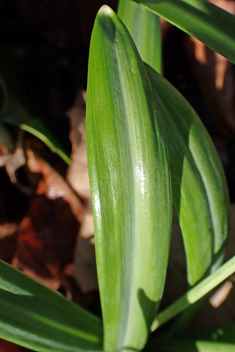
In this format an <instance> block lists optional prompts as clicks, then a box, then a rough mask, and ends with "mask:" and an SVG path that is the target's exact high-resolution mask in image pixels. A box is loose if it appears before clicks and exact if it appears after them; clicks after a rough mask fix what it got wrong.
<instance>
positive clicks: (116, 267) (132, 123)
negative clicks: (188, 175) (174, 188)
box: [86, 6, 172, 351]
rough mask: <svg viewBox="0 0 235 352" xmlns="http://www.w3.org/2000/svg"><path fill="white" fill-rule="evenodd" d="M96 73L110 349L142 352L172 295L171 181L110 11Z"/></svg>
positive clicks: (102, 18) (98, 34)
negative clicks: (168, 291)
mask: <svg viewBox="0 0 235 352" xmlns="http://www.w3.org/2000/svg"><path fill="white" fill-rule="evenodd" d="M88 72H89V74H88V90H87V122H86V123H87V125H86V133H87V153H88V166H89V177H90V186H91V194H92V202H93V213H94V225H95V248H96V260H97V269H98V281H99V288H100V295H101V305H102V312H103V322H104V349H105V350H106V351H117V350H119V349H120V350H121V349H122V350H125V349H135V350H140V349H142V348H143V346H144V344H145V342H146V339H147V336H148V333H149V330H150V325H151V322H152V320H153V317H154V314H155V312H156V310H157V307H158V305H159V301H160V299H161V297H162V292H163V288H164V282H165V275H166V267H167V261H168V251H169V240H170V228H171V215H172V214H171V213H172V202H171V191H170V175H169V171H168V160H167V155H166V150H165V141H164V138H163V135H162V121H161V117H160V115H159V112H158V113H156V111H155V110H156V109H155V103H154V95H153V92H152V89H151V86H150V82H149V80H148V76H147V73H146V70H145V67H144V64H143V62H142V60H141V59H140V56H139V54H138V52H137V50H136V48H135V46H134V42H133V40H132V38H131V37H130V35H129V33H128V32H127V30H126V28H125V26H124V25H123V23H122V22H121V21H120V20H119V18H118V17H117V16H116V14H115V13H114V12H113V11H112V10H111V9H109V7H107V6H103V7H102V8H101V10H100V11H99V13H98V15H97V17H96V21H95V24H94V29H93V32H92V38H91V47H90V56H89V70H88Z"/></svg>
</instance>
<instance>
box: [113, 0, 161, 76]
mask: <svg viewBox="0 0 235 352" xmlns="http://www.w3.org/2000/svg"><path fill="white" fill-rule="evenodd" d="M117 14H118V16H119V17H120V19H121V20H122V21H123V23H124V24H125V25H126V27H127V29H128V30H129V32H130V34H131V36H132V38H133V40H134V42H135V45H136V47H137V49H138V51H139V53H140V56H141V58H142V60H143V61H145V62H146V63H147V64H148V65H150V66H151V67H152V68H154V69H155V70H156V71H157V72H159V73H161V71H162V48H161V27H160V19H159V17H158V16H157V15H155V14H153V13H152V12H151V11H149V10H148V9H147V8H145V7H143V6H140V5H137V4H136V3H134V2H133V1H131V0H119V3H118V12H117Z"/></svg>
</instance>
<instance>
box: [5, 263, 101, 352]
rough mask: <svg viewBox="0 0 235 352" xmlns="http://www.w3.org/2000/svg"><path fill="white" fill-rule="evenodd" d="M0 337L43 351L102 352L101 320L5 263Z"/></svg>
mask: <svg viewBox="0 0 235 352" xmlns="http://www.w3.org/2000/svg"><path fill="white" fill-rule="evenodd" d="M0 337H1V338H3V339H5V340H9V341H12V342H14V343H17V344H18V345H21V346H25V347H27V348H30V349H32V350H35V351H40V352H79V351H81V352H82V351H102V324H101V322H100V321H99V319H98V318H96V317H95V316H93V315H92V314H90V313H88V312H86V311H85V310H84V309H82V308H81V307H79V306H77V305H75V304H74V303H72V302H70V301H68V300H67V299H66V298H65V297H63V296H62V295H60V294H58V293H57V292H54V291H51V290H49V289H48V288H46V287H44V286H42V285H41V284H39V283H38V282H36V281H35V280H33V279H30V278H29V277H27V276H26V275H24V274H23V273H21V272H19V271H17V270H16V269H13V268H12V267H11V266H9V265H8V264H6V263H3V262H2V261H0Z"/></svg>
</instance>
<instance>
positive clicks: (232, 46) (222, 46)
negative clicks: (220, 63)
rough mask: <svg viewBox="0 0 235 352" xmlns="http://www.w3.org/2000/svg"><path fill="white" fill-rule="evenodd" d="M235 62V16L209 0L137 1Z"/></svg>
mask: <svg viewBox="0 0 235 352" xmlns="http://www.w3.org/2000/svg"><path fill="white" fill-rule="evenodd" d="M134 1H135V2H137V3H139V4H141V5H143V6H146V7H147V8H149V9H150V10H151V11H153V12H154V13H156V14H157V15H159V16H160V17H163V18H164V19H165V20H167V21H168V22H170V23H172V24H173V25H175V26H176V27H178V28H180V29H182V30H183V31H184V32H186V33H188V34H190V35H192V36H193V37H195V38H197V39H199V40H200V41H201V42H203V43H204V44H206V45H207V46H208V47H209V48H211V49H213V50H215V51H217V52H218V53H220V54H221V55H223V56H225V57H226V58H227V59H228V60H230V61H232V62H233V63H235V36H234V33H235V16H234V15H232V14H230V13H228V12H227V11H224V10H222V9H221V8H219V7H217V6H215V5H214V4H212V3H211V2H210V1H207V0H134Z"/></svg>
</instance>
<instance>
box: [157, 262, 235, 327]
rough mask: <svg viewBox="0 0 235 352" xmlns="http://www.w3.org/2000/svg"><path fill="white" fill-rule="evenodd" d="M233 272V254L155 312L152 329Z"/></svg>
mask: <svg viewBox="0 0 235 352" xmlns="http://www.w3.org/2000/svg"><path fill="white" fill-rule="evenodd" d="M234 272H235V256H234V257H232V258H231V259H229V260H228V261H227V262H226V263H225V264H223V265H222V266H221V268H219V269H218V270H217V271H216V272H214V273H213V274H211V275H210V276H208V277H207V278H206V279H204V280H203V281H201V282H199V283H198V284H197V285H196V286H194V287H193V288H191V289H190V290H189V291H188V292H187V293H185V294H184V295H183V296H181V297H180V298H179V299H177V300H176V301H175V302H173V303H172V304H171V305H170V306H169V307H167V308H166V309H164V310H163V311H161V312H160V313H158V314H157V316H156V318H155V319H154V322H153V324H152V331H154V330H155V329H157V328H158V327H159V326H161V325H163V324H165V323H166V322H167V321H169V320H170V319H172V318H173V317H175V316H176V315H177V314H179V313H180V312H182V311H183V310H184V309H186V308H188V307H190V305H192V304H194V303H195V302H197V301H199V299H201V298H202V297H204V296H205V295H206V294H207V293H209V292H210V291H211V290H213V289H214V288H215V287H216V286H218V285H219V284H220V283H221V282H222V281H224V280H225V279H227V278H228V277H229V276H230V275H232V274H233V273H234Z"/></svg>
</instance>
